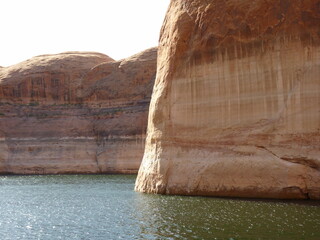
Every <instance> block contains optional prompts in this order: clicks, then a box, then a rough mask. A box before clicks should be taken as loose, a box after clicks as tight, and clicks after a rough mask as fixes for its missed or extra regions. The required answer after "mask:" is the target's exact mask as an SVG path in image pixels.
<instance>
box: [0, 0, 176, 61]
mask: <svg viewBox="0 0 320 240" xmlns="http://www.w3.org/2000/svg"><path fill="white" fill-rule="evenodd" d="M169 2H170V0H1V1H0V23H1V28H0V29H1V37H0V66H8V65H12V64H15V63H18V62H21V61H23V60H26V59H28V58H31V57H33V56H36V55H41V54H48V53H59V52H65V51H96V52H101V53H104V54H107V55H109V56H110V57H112V58H114V59H116V60H118V59H121V58H124V57H129V56H130V55H133V54H135V53H137V52H140V51H142V50H144V49H147V48H149V47H153V46H156V45H157V43H158V38H159V32H160V28H161V25H162V22H163V20H164V16H165V12H166V10H167V7H168V5H169Z"/></svg>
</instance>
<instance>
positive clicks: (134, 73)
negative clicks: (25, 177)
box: [0, 48, 157, 174]
mask: <svg viewBox="0 0 320 240" xmlns="http://www.w3.org/2000/svg"><path fill="white" fill-rule="evenodd" d="M156 59H157V48H151V49H147V50H145V51H143V52H141V53H138V54H136V55H134V56H131V57H129V58H126V59H123V60H120V61H114V60H113V59H111V58H110V57H108V56H106V55H104V54H100V53H93V52H67V53H61V54H55V55H41V56H37V57H34V58H32V59H29V60H27V61H25V62H22V63H19V64H17V65H13V66H10V67H7V68H1V69H0V173H16V174H56V173H136V172H137V171H138V168H139V165H140V162H141V159H142V155H143V150H144V144H141V142H143V143H144V139H145V132H146V126H147V115H148V107H149V102H150V98H151V92H152V87H153V83H154V79H155V73H156ZM8 143H10V147H8V146H9V145H8ZM30 149H37V152H35V151H33V150H32V151H30Z"/></svg>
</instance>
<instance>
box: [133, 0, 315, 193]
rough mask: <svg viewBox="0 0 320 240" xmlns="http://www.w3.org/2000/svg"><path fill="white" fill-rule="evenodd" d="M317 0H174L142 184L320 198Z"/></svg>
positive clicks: (163, 189)
mask: <svg viewBox="0 0 320 240" xmlns="http://www.w3.org/2000/svg"><path fill="white" fill-rule="evenodd" d="M319 29H320V1H319V0H305V1H298V0H293V1H292V0H281V1H280V0H267V1H265V0H257V1H251V0H250V1H249V0H243V1H237V0H229V1H220V0H213V1H204V0H195V1H194V0H192V1H191V0H173V1H171V4H170V7H169V10H168V12H167V16H166V19H165V22H164V25H163V28H162V32H161V38H160V44H159V56H158V73H157V79H156V82H155V87H154V90H153V95H152V100H151V104H150V113H149V121H148V133H147V134H148V136H147V141H146V149H145V154H144V158H143V161H142V164H141V167H140V170H139V174H138V178H137V181H136V190H137V191H143V192H153V193H163V194H185V195H209V196H232V197H254V198H311V199H320V82H319V76H320V32H319Z"/></svg>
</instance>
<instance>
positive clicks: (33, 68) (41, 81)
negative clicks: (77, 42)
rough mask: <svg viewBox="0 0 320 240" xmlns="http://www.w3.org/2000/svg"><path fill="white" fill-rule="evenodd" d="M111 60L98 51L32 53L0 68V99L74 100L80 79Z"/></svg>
mask: <svg viewBox="0 0 320 240" xmlns="http://www.w3.org/2000/svg"><path fill="white" fill-rule="evenodd" d="M103 62H114V60H113V59H112V58H110V57H108V56H106V55H104V54H101V53H93V52H66V53H60V54H54V55H41V56H37V57H33V58H31V59H29V60H27V61H24V62H21V63H19V64H16V65H13V66H10V67H7V68H2V69H1V71H0V100H1V102H12V103H30V102H38V103H42V102H43V103H46V104H50V103H51V104H53V103H55V104H58V103H76V102H78V101H79V99H78V98H77V93H76V90H77V88H78V87H79V84H80V83H81V79H83V77H84V76H85V74H86V73H87V72H88V71H89V70H90V69H91V68H93V67H94V66H96V65H98V64H101V63H103Z"/></svg>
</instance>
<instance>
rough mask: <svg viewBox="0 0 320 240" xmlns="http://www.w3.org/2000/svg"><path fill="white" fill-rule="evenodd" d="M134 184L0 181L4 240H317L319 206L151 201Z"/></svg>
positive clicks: (113, 179) (89, 179)
mask: <svg viewBox="0 0 320 240" xmlns="http://www.w3.org/2000/svg"><path fill="white" fill-rule="evenodd" d="M134 181H135V176H120V175H117V176H112V175H84V176H77V175H74V176H9V177H5V176H0V212H1V217H0V239H2V240H9V239H10V240H11V239H320V230H319V229H320V220H319V219H320V205H319V202H309V201H300V202H281V201H261V200H260V201H255V200H250V201H249V200H241V199H222V198H204V197H183V196H161V195H149V194H141V193H136V192H134V191H133V190H132V189H133V185H134ZM305 203H308V204H305ZM310 203H313V204H310Z"/></svg>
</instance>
